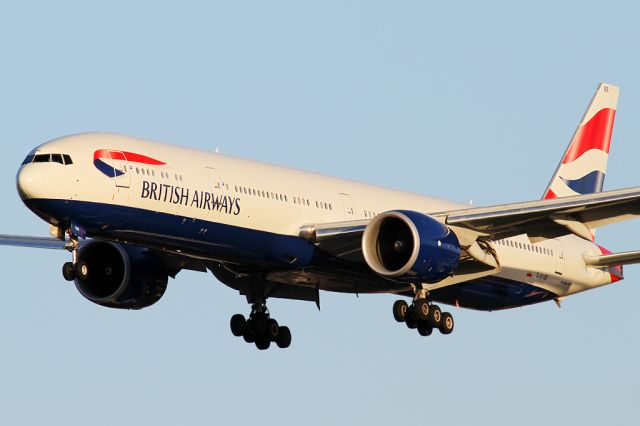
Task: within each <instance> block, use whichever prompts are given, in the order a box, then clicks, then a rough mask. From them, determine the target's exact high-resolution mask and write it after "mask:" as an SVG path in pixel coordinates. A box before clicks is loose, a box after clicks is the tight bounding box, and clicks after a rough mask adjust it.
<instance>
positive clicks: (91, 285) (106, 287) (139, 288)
mask: <svg viewBox="0 0 640 426" xmlns="http://www.w3.org/2000/svg"><path fill="white" fill-rule="evenodd" d="M75 270H76V274H75V275H76V278H75V284H76V288H77V289H78V291H79V292H80V294H82V296H84V297H85V298H86V299H88V300H90V301H91V302H93V303H96V304H98V305H101V306H106V307H109V308H118V309H142V308H146V307H148V306H151V305H153V304H154V303H156V302H157V301H158V300H160V298H161V297H162V295H163V294H164V292H165V290H166V288H167V282H168V281H169V275H168V273H167V272H166V269H165V267H164V265H163V264H162V262H161V261H160V259H158V258H157V257H156V256H155V255H154V254H153V253H152V252H151V251H150V250H148V249H145V248H142V247H135V246H128V245H120V244H115V243H110V242H105V241H96V240H93V241H90V242H88V243H87V244H85V245H83V246H82V247H81V249H80V250H79V252H78V262H77V263H76V265H75Z"/></svg>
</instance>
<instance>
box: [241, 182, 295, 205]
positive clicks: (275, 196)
mask: <svg viewBox="0 0 640 426" xmlns="http://www.w3.org/2000/svg"><path fill="white" fill-rule="evenodd" d="M234 189H235V190H236V192H237V193H239V194H246V195H252V196H254V197H260V198H266V199H268V200H276V201H284V202H287V201H288V198H287V196H286V195H284V194H279V193H277V192H271V191H265V190H264V189H255V188H247V187H245V186H237V185H236V186H235V187H234Z"/></svg>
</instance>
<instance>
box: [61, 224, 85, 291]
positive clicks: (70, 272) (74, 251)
mask: <svg viewBox="0 0 640 426" xmlns="http://www.w3.org/2000/svg"><path fill="white" fill-rule="evenodd" d="M68 234H69V241H67V243H66V244H65V245H64V248H65V249H67V250H69V252H71V262H66V263H65V264H64V265H62V276H63V277H64V279H65V280H67V281H73V280H75V279H76V277H79V276H82V275H83V272H86V273H88V269H87V267H86V266H85V267H84V269H83V270H80V269H79V266H81V265H79V264H78V237H77V236H76V235H74V234H73V233H72V232H71V229H69V231H68ZM86 273H85V274H84V275H86Z"/></svg>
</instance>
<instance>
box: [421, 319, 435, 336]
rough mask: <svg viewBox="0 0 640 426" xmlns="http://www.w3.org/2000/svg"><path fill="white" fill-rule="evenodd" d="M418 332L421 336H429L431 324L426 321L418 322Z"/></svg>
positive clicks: (431, 330)
mask: <svg viewBox="0 0 640 426" xmlns="http://www.w3.org/2000/svg"><path fill="white" fill-rule="evenodd" d="M418 333H420V335H421V336H431V333H433V326H432V325H431V324H430V323H429V322H428V321H421V322H420V323H419V324H418Z"/></svg>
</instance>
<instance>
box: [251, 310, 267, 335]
mask: <svg viewBox="0 0 640 426" xmlns="http://www.w3.org/2000/svg"><path fill="white" fill-rule="evenodd" d="M267 322H268V319H267V316H266V315H264V314H256V315H255V316H254V317H253V318H251V319H250V320H249V323H250V325H249V327H250V328H251V330H252V331H253V333H254V334H255V335H256V336H264V335H265V334H266V332H267Z"/></svg>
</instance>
